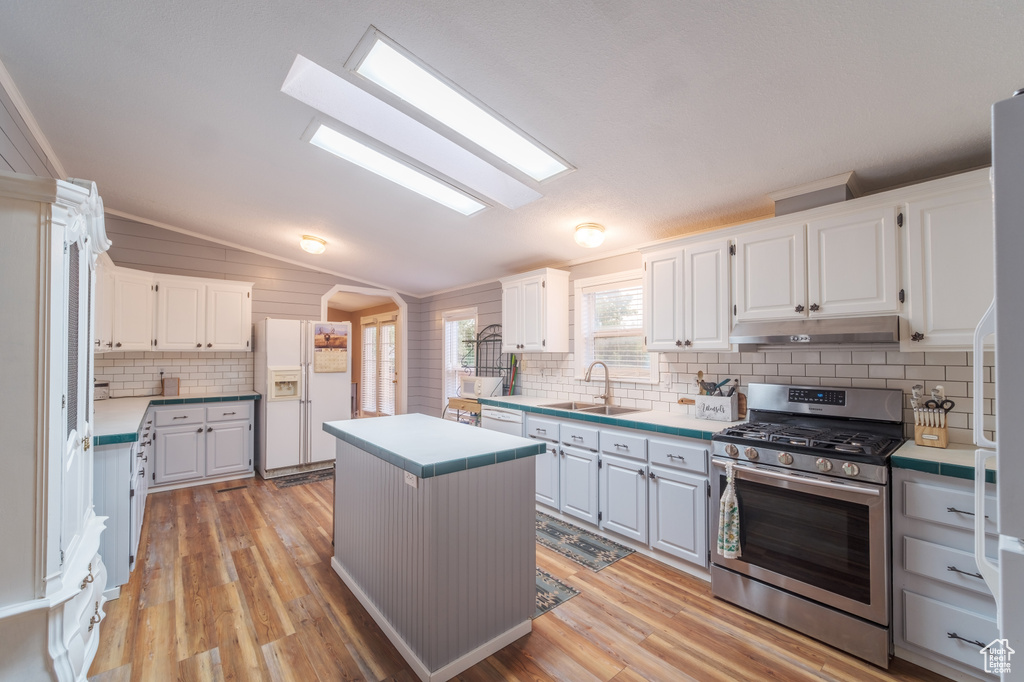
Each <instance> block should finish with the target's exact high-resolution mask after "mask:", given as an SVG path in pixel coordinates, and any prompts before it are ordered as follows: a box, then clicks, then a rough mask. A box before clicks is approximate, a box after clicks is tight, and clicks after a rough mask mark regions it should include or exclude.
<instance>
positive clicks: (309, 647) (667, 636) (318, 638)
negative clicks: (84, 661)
mask: <svg viewBox="0 0 1024 682" xmlns="http://www.w3.org/2000/svg"><path fill="white" fill-rule="evenodd" d="M240 485H244V486H245V487H244V488H242V489H240V490H232V491H226V492H218V490H223V489H225V488H232V487H235V486H240ZM331 490H332V488H331V483H330V482H326V483H314V484H308V485H300V486H294V487H291V488H283V489H281V490H278V489H277V487H276V486H275V485H274V484H273V483H268V482H266V481H262V480H260V479H255V480H253V479H249V480H245V481H238V482H230V483H217V484H213V485H208V486H202V487H197V488H188V489H183V490H176V491H171V492H164V493H155V494H153V495H151V496H150V497H149V500H148V510H147V515H146V524H145V528H144V529H143V535H142V541H141V547H140V549H139V551H140V556H141V559H140V561H139V564H138V565H137V566H136V569H135V571H134V573H133V574H132V577H131V581H130V582H129V583H128V584H127V585H125V586H124V588H123V589H122V592H121V597H120V598H119V599H117V600H115V601H112V602H109V603H108V604H107V606H106V612H107V617H106V619H105V620H104V621H103V625H102V626H101V630H100V647H99V652H98V654H97V656H96V660H95V662H94V663H93V665H92V669H91V670H90V676H91V678H90V679H92V680H93V681H94V682H112V681H115V680H116V681H128V680H182V681H183V682H187V681H192V680H196V681H199V680H236V681H238V682H249V681H250V680H296V681H301V682H313V681H316V680H319V681H320V682H328V681H329V680H330V681H333V680H357V679H361V680H397V681H409V682H412V681H413V680H415V679H417V678H416V677H415V675H414V674H413V672H412V671H411V669H410V668H409V667H408V665H406V664H405V662H404V661H403V660H402V658H401V657H400V656H399V655H398V652H397V651H396V650H395V648H394V647H393V646H392V645H391V643H390V642H388V640H387V639H386V638H385V636H384V635H383V633H382V632H381V630H380V629H379V628H378V627H377V625H376V624H375V623H374V622H373V621H372V620H371V619H370V617H369V616H368V615H367V613H366V611H365V610H364V609H363V608H362V606H361V605H360V604H359V602H357V601H356V599H355V598H354V597H353V596H352V594H351V593H350V592H349V591H348V589H347V588H346V587H345V586H344V585H343V584H342V582H341V580H340V579H339V578H338V577H337V576H336V575H335V574H334V572H333V571H332V570H331V567H330V557H331V554H332V551H331V537H330V534H331V509H332V504H331ZM537 562H538V564H539V565H540V567H541V568H543V569H545V570H547V571H548V572H549V573H552V574H553V575H555V576H557V577H559V578H560V579H562V580H563V581H565V582H567V583H569V584H570V585H573V586H574V587H576V588H578V589H579V590H581V592H582V594H580V595H579V596H577V597H575V598H574V599H572V600H571V601H569V602H568V603H566V604H563V605H562V606H559V607H558V608H556V609H554V610H553V611H550V612H548V613H546V614H544V615H543V616H541V617H540V618H538V619H537V620H535V621H534V622H533V632H532V633H531V634H529V635H527V636H525V637H523V638H522V639H520V640H518V641H517V642H515V643H513V644H512V645H510V646H508V647H506V648H505V649H503V650H502V651H500V652H498V653H496V654H495V655H493V656H491V657H490V658H488V659H487V660H485V661H483V662H481V663H480V664H478V665H476V666H475V667H473V668H471V669H470V670H468V671H466V672H465V673H463V674H462V675H461V676H459V678H458V679H460V680H466V681H467V682H469V681H477V680H571V681H572V682H581V681H586V680H616V681H617V682H624V681H629V680H672V681H675V680H689V679H693V680H771V679H774V680H822V679H825V680H851V681H854V680H856V681H857V682H860V681H862V680H941V679H945V678H941V677H939V676H937V675H934V674H932V673H929V672H928V671H925V670H923V669H921V668H918V667H916V666H914V665H911V664H909V663H906V662H903V661H899V660H896V661H894V662H893V666H892V669H891V670H890V671H889V672H885V671H882V670H880V669H878V668H875V667H873V666H871V665H868V664H866V663H863V662H861V661H859V660H857V659H854V658H852V657H850V656H847V655H845V654H842V653H840V652H838V651H836V650H834V649H832V648H830V647H827V646H825V645H823V644H819V643H817V642H815V641H814V640H812V639H809V638H807V637H804V636H802V635H798V634H796V633H794V632H791V631H789V630H786V629H785V628H781V627H779V626H777V625H774V624H772V623H771V622H769V621H766V620H764V619H762V618H760V617H758V616H755V615H752V614H750V613H747V612H746V611H743V610H742V609H738V608H735V607H733V606H730V605H728V604H726V603H724V602H721V601H718V600H715V599H713V598H712V597H711V595H710V590H709V586H708V584H707V583H705V582H703V581H700V580H697V579H695V578H692V577H689V576H687V575H685V574H683V573H680V572H678V571H675V570H673V569H671V568H668V567H666V566H664V565H662V564H660V563H658V562H656V561H652V560H650V559H647V558H645V557H642V556H640V555H636V554H635V555H633V556H631V557H628V558H626V559H623V560H622V561H619V562H618V563H616V564H613V565H612V566H610V567H608V568H606V569H604V570H603V571H601V572H599V573H594V572H592V571H590V570H589V569H586V568H583V567H581V566H579V565H577V564H574V563H572V562H571V561H569V560H568V559H565V558H564V557H562V556H560V555H558V554H555V553H553V552H550V551H549V550H547V549H545V548H543V547H538V548H537Z"/></svg>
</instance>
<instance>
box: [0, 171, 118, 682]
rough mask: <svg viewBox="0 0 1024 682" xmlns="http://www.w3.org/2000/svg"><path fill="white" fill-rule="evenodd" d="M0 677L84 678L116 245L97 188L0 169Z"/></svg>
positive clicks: (98, 591) (95, 596)
mask: <svg viewBox="0 0 1024 682" xmlns="http://www.w3.org/2000/svg"><path fill="white" fill-rule="evenodd" d="M0 235H2V236H3V243H4V249H3V255H0V283H2V284H3V288H4V291H5V292H7V295H6V296H5V298H4V301H5V302H4V309H3V311H4V312H3V325H0V348H3V351H4V361H5V363H4V364H5V375H6V378H7V381H8V385H9V386H11V387H17V390H11V391H5V392H4V393H3V394H2V395H0V408H2V414H3V420H0V436H2V438H0V442H3V444H4V465H5V466H4V475H3V476H2V477H0V500H3V505H4V514H3V520H2V521H0V543H2V545H3V547H4V551H3V552H0V575H3V576H4V579H3V581H0V642H2V645H0V679H4V680H8V679H10V680H38V679H58V680H84V679H85V675H86V672H87V671H88V668H89V664H90V663H91V661H92V658H93V656H94V655H95V653H96V647H97V644H98V641H99V628H98V624H99V622H100V620H101V619H102V618H103V601H104V600H103V590H104V585H105V582H106V570H105V568H104V566H103V562H102V560H101V559H100V556H99V554H98V550H99V540H100V534H101V532H102V531H103V519H102V518H97V517H96V515H95V513H94V511H93V503H92V493H93V488H92V481H93V471H92V466H93V462H92V452H91V451H90V447H89V445H90V439H91V437H92V423H91V422H92V390H91V385H92V335H93V321H92V315H93V312H94V311H93V305H92V301H93V290H94V289H93V288H94V280H93V269H94V267H95V262H96V256H97V255H98V254H99V253H100V252H102V251H105V250H106V249H107V248H108V246H109V245H110V243H109V242H108V241H107V239H106V234H105V231H104V228H103V204H102V201H101V200H100V198H99V196H98V195H97V193H96V186H95V185H94V184H93V183H91V182H86V181H79V180H75V181H72V182H62V181H57V180H51V179H46V178H36V177H32V176H28V175H20V174H13V173H0Z"/></svg>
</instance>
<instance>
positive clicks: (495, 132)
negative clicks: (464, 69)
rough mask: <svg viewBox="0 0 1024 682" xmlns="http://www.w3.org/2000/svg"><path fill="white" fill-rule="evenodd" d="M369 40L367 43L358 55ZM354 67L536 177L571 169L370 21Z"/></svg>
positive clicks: (358, 71) (354, 56) (552, 174)
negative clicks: (374, 26)
mask: <svg viewBox="0 0 1024 682" xmlns="http://www.w3.org/2000/svg"><path fill="white" fill-rule="evenodd" d="M367 40H370V42H371V45H370V48H369V49H368V50H367V51H366V53H365V55H364V56H363V57H362V58H361V59H358V58H357V56H356V55H358V54H359V53H360V52H361V51H362V48H363V46H364V45H365V44H366V42H367ZM354 59H358V64H357V65H355V68H354V69H353V70H354V71H355V72H356V73H358V74H359V75H361V76H363V77H364V78H367V79H368V80H370V81H373V82H374V83H376V84H377V85H379V86H380V87H382V88H384V89H385V90H387V91H389V92H391V93H392V94H394V95H396V96H398V97H400V98H402V99H403V100H405V101H406V102H408V103H409V104H411V105H412V106H414V107H416V108H417V109H419V110H421V111H422V112H424V113H426V114H428V115H429V116H431V117H433V118H435V119H436V120H438V121H440V122H441V123H443V124H444V125H446V126H448V127H449V128H451V129H452V130H454V131H456V132H457V133H459V134H461V135H463V136H464V137H466V138H467V139H469V140H471V141H473V142H474V143H476V144H478V145H480V146H481V147H482V148H484V149H486V150H487V151H489V152H491V153H492V154H494V155H495V156H497V157H498V158H500V159H502V160H503V161H505V162H506V163H508V164H509V165H510V166H513V167H514V168H518V169H519V170H520V171H522V172H523V173H525V174H526V175H528V176H530V177H531V178H533V179H534V180H536V181H538V182H540V181H541V180H547V179H548V178H551V177H554V176H556V175H558V174H559V173H563V172H566V171H568V170H572V166H570V165H569V164H568V163H566V162H565V161H563V160H561V159H560V158H558V157H557V156H556V155H555V154H554V153H553V152H551V151H550V150H548V149H546V148H545V147H543V146H542V145H540V144H539V143H537V142H536V141H534V140H532V139H531V138H530V137H529V136H528V135H527V134H526V133H524V132H523V131H521V130H519V129H518V128H516V127H515V126H513V125H512V124H511V123H509V122H508V121H505V120H504V119H503V118H502V117H501V116H499V115H498V114H497V113H495V112H493V111H491V110H490V109H489V108H488V107H486V106H485V105H484V104H482V103H481V102H478V101H476V100H475V98H473V97H472V96H470V95H468V94H467V93H465V92H463V91H462V90H461V89H460V88H459V87H458V86H456V85H455V84H453V83H451V82H450V81H448V80H447V79H446V78H444V77H443V76H441V75H440V74H438V73H436V72H434V71H433V70H432V69H430V68H429V67H427V66H426V65H425V64H423V62H421V61H420V60H419V59H417V58H416V57H415V56H414V55H412V54H411V53H409V52H407V51H406V50H404V49H403V48H402V47H400V46H399V45H397V44H395V43H394V42H393V41H392V40H390V39H389V38H388V37H387V36H385V35H384V34H382V33H381V32H380V31H378V30H377V29H375V28H373V27H370V31H369V32H368V33H367V35H366V36H364V38H363V40H362V41H361V43H360V48H357V51H356V53H355V54H354V55H353V57H352V58H350V60H349V61H350V62H352V61H353V60H354Z"/></svg>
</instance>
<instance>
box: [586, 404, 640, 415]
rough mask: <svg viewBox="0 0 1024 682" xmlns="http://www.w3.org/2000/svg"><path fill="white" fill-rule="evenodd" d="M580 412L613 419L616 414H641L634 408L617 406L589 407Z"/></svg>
mask: <svg viewBox="0 0 1024 682" xmlns="http://www.w3.org/2000/svg"><path fill="white" fill-rule="evenodd" d="M579 411H580V412H586V413H587V414H603V415H605V416H606V417H611V416H614V415H616V414H629V413H630V412H640V410H637V409H635V408H632V407H618V406H616V405H596V406H594V407H587V408H583V409H580V410H579Z"/></svg>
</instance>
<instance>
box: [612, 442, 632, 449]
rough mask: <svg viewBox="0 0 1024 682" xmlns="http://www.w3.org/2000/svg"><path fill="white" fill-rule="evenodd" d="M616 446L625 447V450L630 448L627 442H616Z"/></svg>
mask: <svg viewBox="0 0 1024 682" xmlns="http://www.w3.org/2000/svg"><path fill="white" fill-rule="evenodd" d="M615 447H617V448H623V449H625V450H629V446H628V445H626V444H625V443H615Z"/></svg>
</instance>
